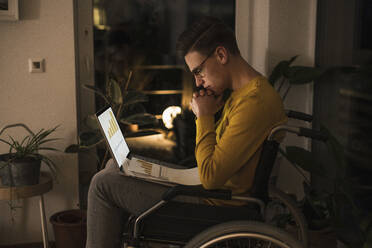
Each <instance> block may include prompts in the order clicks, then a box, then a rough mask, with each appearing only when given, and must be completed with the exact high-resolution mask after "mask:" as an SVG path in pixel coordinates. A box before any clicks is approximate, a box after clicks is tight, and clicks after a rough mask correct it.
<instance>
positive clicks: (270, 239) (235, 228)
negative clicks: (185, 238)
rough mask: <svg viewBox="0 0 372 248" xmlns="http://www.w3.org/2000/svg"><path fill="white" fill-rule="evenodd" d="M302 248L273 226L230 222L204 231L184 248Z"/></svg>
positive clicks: (290, 237) (251, 222) (249, 222)
mask: <svg viewBox="0 0 372 248" xmlns="http://www.w3.org/2000/svg"><path fill="white" fill-rule="evenodd" d="M207 247H208V248H218V247H223V248H229V247H234V248H239V247H245V248H249V247H252V248H253V247H255V248H264V247H271V248H302V247H303V246H302V245H301V244H300V243H298V241H296V240H295V239H294V238H293V237H292V236H291V235H289V234H288V233H286V232H285V231H282V230H280V229H279V228H276V227H274V226H270V225H267V224H265V223H260V222H255V221H232V222H226V223H222V224H219V225H216V226H213V227H211V228H208V229H206V230H205V231H203V232H202V233H200V234H198V235H197V236H195V237H194V238H193V239H192V240H191V241H189V243H187V244H186V246H185V248H207Z"/></svg>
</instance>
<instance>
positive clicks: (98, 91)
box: [84, 84, 110, 104]
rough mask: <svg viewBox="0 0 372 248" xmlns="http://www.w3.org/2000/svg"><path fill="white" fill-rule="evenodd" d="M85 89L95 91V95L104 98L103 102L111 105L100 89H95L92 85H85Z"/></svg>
mask: <svg viewBox="0 0 372 248" xmlns="http://www.w3.org/2000/svg"><path fill="white" fill-rule="evenodd" d="M84 88H86V89H88V90H91V91H93V92H94V93H95V94H97V95H98V96H100V97H102V98H103V100H105V102H106V103H107V104H110V101H109V100H108V99H107V97H106V96H105V94H104V93H103V92H102V91H101V90H100V89H98V88H97V87H94V86H92V85H88V84H85V85H84Z"/></svg>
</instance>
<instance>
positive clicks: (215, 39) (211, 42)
mask: <svg viewBox="0 0 372 248" xmlns="http://www.w3.org/2000/svg"><path fill="white" fill-rule="evenodd" d="M217 46H223V47H225V48H226V49H227V50H228V51H229V52H230V53H231V54H235V55H236V54H239V53H240V52H239V48H238V45H237V44H236V38H235V34H234V32H233V31H232V30H231V29H230V28H229V27H228V26H227V25H226V24H225V23H223V22H222V21H221V20H220V19H217V18H215V17H203V18H202V19H200V20H198V21H196V22H194V23H193V24H192V25H191V27H189V28H188V29H187V30H185V31H184V32H183V33H182V34H181V35H180V36H179V37H178V41H177V51H178V52H179V53H181V55H182V56H185V55H186V54H187V53H189V52H192V51H197V52H199V53H201V54H204V55H207V54H208V53H210V52H211V51H212V50H211V49H215V48H216V47H217Z"/></svg>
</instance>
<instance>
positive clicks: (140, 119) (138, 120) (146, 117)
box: [120, 113, 157, 125]
mask: <svg viewBox="0 0 372 248" xmlns="http://www.w3.org/2000/svg"><path fill="white" fill-rule="evenodd" d="M120 122H121V123H124V124H138V125H147V124H155V123H156V122H157V119H156V118H155V116H153V115H152V114H148V113H139V114H134V115H130V116H128V117H125V118H122V119H120Z"/></svg>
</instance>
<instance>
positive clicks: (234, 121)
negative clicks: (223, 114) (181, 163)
mask: <svg viewBox="0 0 372 248" xmlns="http://www.w3.org/2000/svg"><path fill="white" fill-rule="evenodd" d="M264 113H266V114H264ZM226 121H227V122H228V123H227V126H226V128H225V130H224V131H223V133H222V135H221V137H220V139H219V140H218V142H217V141H216V132H215V130H214V121H213V116H204V117H201V118H199V119H197V121H196V127H197V136H196V148H195V156H196V160H197V164H198V171H199V176H200V181H201V182H202V184H203V186H204V188H206V189H216V188H221V187H223V185H224V184H225V183H226V181H227V180H228V179H230V178H231V177H232V176H233V175H234V174H235V173H236V172H237V171H238V170H239V169H240V168H241V167H242V166H244V165H245V164H247V162H248V161H249V159H250V158H251V157H252V156H253V154H254V153H255V152H256V151H257V149H259V147H260V146H261V144H262V143H263V141H264V139H265V138H266V136H267V135H268V132H269V131H270V129H271V127H272V126H271V125H272V120H271V117H270V113H269V112H268V111H267V109H265V106H264V104H261V103H260V101H258V100H257V98H256V97H254V96H251V97H247V98H245V99H243V100H242V101H240V102H238V103H237V104H235V105H234V106H232V108H231V109H230V111H229V114H228V116H227V120H226Z"/></svg>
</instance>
